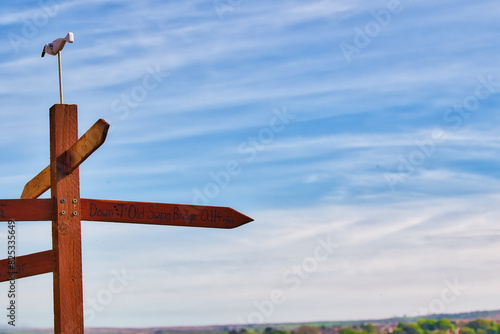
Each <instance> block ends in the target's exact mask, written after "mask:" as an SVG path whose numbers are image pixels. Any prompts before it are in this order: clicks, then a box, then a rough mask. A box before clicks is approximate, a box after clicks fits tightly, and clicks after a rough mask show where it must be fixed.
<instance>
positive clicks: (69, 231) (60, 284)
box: [50, 104, 84, 334]
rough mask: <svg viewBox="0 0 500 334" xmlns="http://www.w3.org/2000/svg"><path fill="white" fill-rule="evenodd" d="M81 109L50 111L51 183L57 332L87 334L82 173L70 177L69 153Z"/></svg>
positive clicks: (64, 106)
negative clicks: (83, 260) (84, 290)
mask: <svg viewBox="0 0 500 334" xmlns="http://www.w3.org/2000/svg"><path fill="white" fill-rule="evenodd" d="M77 113H78V112H77V106H76V105H68V104H55V105H54V106H52V107H51V108H50V179H51V180H50V181H51V194H52V199H53V200H54V213H55V218H54V220H53V222H52V247H53V250H54V254H55V258H56V265H55V271H54V332H55V333H56V334H83V326H84V324H83V287H82V245H81V218H80V216H81V215H80V173H79V169H78V168H76V169H75V170H74V171H73V172H72V173H70V174H69V175H68V174H67V172H66V170H67V168H68V166H69V165H70V161H69V159H70V157H69V154H66V153H65V152H66V151H67V150H68V149H69V148H70V147H71V146H72V145H73V144H74V143H75V142H76V141H77V140H78V115H77Z"/></svg>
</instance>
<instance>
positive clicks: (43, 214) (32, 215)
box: [0, 198, 54, 221]
mask: <svg viewBox="0 0 500 334" xmlns="http://www.w3.org/2000/svg"><path fill="white" fill-rule="evenodd" d="M53 203H54V202H53V201H52V199H51V198H44V199H0V221H9V220H16V221H45V220H52V218H53V216H54V214H53V212H54V207H53Z"/></svg>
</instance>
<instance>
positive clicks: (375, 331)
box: [155, 319, 500, 334]
mask: <svg viewBox="0 0 500 334" xmlns="http://www.w3.org/2000/svg"><path fill="white" fill-rule="evenodd" d="M172 333H173V332H169V331H156V332H155V334H172ZM208 333H209V332H207V331H200V332H195V331H193V332H189V333H187V332H184V333H183V334H208ZM212 333H213V332H212ZM218 333H219V334H500V324H499V323H497V322H496V321H493V320H488V319H476V320H470V321H463V320H450V319H439V320H434V319H418V320H417V321H416V322H394V323H392V324H385V323H384V324H381V323H374V324H372V323H365V324H356V325H351V326H336V325H332V326H327V325H324V324H318V325H311V324H308V325H300V326H298V325H297V326H296V327H292V326H291V325H286V326H267V327H261V328H259V327H249V328H238V329H228V330H227V331H225V332H218ZM175 334H179V332H177V333H175Z"/></svg>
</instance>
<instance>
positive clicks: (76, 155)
mask: <svg viewBox="0 0 500 334" xmlns="http://www.w3.org/2000/svg"><path fill="white" fill-rule="evenodd" d="M108 129H109V124H108V123H106V121H105V120H103V119H100V120H98V121H97V122H96V123H95V124H94V125H93V126H92V127H91V128H90V129H89V130H88V131H87V132H85V134H84V135H83V136H81V137H80V139H78V141H77V142H76V143H75V144H73V146H71V148H70V149H69V150H68V151H67V152H66V159H65V160H66V162H67V166H66V174H70V173H71V172H72V171H74V170H75V169H76V168H77V167H78V166H80V165H81V163H82V162H84V161H85V160H86V159H87V158H88V157H89V156H90V155H91V154H92V153H94V151H95V150H97V149H98V148H99V147H100V146H101V145H102V144H103V143H104V141H105V140H106V136H107V134H108ZM49 189H50V166H47V167H45V169H44V170H42V171H41V172H40V173H39V174H38V175H37V176H35V177H34V178H33V179H31V180H30V181H29V182H28V183H26V185H25V186H24V190H23V193H22V195H21V198H26V199H28V198H31V199H33V198H37V197H38V196H40V195H41V194H43V193H44V192H46V191H47V190H49Z"/></svg>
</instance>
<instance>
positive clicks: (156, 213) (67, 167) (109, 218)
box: [0, 104, 253, 334]
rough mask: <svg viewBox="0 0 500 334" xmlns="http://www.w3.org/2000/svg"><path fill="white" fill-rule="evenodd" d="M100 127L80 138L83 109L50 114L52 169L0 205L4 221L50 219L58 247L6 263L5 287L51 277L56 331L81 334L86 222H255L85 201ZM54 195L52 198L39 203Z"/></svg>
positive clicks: (179, 207)
mask: <svg viewBox="0 0 500 334" xmlns="http://www.w3.org/2000/svg"><path fill="white" fill-rule="evenodd" d="M108 129H109V124H107V123H106V122H105V121H104V120H99V121H97V122H96V123H95V124H94V125H93V126H92V127H91V128H90V129H89V130H88V131H87V132H86V133H85V134H84V135H83V136H82V137H81V138H80V139H78V122H77V106H76V105H68V104H56V105H54V106H52V108H50V165H49V166H47V167H46V168H45V169H44V170H43V171H41V172H40V173H39V174H38V175H37V176H35V177H34V178H33V179H32V180H31V181H29V182H28V183H27V184H26V186H25V187H24V190H23V193H22V195H21V199H5V200H1V199H0V221H10V220H13V221H52V249H51V250H48V251H45V252H40V253H35V254H29V255H24V256H19V257H16V258H15V262H14V263H12V261H9V260H8V259H5V260H0V282H5V281H9V280H11V279H18V278H23V277H29V276H34V275H40V274H45V273H50V272H52V273H53V282H54V332H55V333H56V334H60V333H61V334H83V331H84V323H83V288H82V254H81V252H82V246H81V221H82V220H89V221H103V222H116V223H138V224H153V225H175V226H191V227H208V228H225V229H228V228H235V227H238V226H241V225H243V224H246V223H249V222H251V221H253V219H252V218H250V217H248V216H245V215H244V214H242V213H239V212H238V211H235V210H233V209H231V208H227V207H215V206H196V205H184V204H167V203H147V202H127V201H113V200H100V199H86V198H80V176H79V169H78V166H80V164H81V163H82V162H84V161H85V159H87V158H88V157H89V156H90V155H91V154H92V153H93V152H94V151H95V150H97V149H98V148H99V147H100V146H101V145H102V144H103V143H104V140H105V139H106V135H107V132H108ZM48 189H51V198H48V199H38V197H39V196H40V195H42V194H43V193H44V192H45V191H47V190H48Z"/></svg>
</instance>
